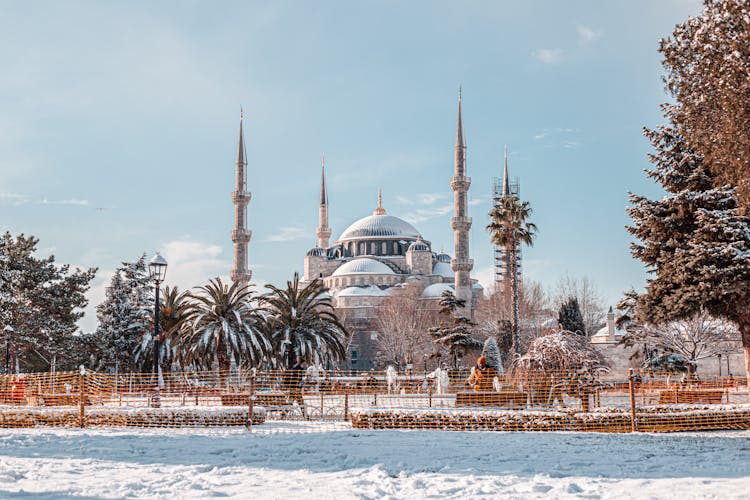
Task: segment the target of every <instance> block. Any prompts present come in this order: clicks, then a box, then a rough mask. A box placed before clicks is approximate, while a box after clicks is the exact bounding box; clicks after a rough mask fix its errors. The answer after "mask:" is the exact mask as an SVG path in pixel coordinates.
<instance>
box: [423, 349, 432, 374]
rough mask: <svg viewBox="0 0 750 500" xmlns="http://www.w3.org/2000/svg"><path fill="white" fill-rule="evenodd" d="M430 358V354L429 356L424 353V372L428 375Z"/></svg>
mask: <svg viewBox="0 0 750 500" xmlns="http://www.w3.org/2000/svg"><path fill="white" fill-rule="evenodd" d="M429 356H430V355H429V354H427V353H424V354H423V355H422V357H423V358H424V372H425V373H427V358H428V357H429Z"/></svg>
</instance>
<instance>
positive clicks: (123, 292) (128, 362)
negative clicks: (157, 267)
mask: <svg viewBox="0 0 750 500" xmlns="http://www.w3.org/2000/svg"><path fill="white" fill-rule="evenodd" d="M152 290H153V283H152V280H151V278H150V277H149V275H148V271H147V269H146V256H145V254H144V255H142V256H141V257H140V258H139V259H138V260H136V261H135V262H123V263H122V266H120V267H119V268H117V270H116V271H115V273H114V274H113V275H112V279H111V281H110V285H109V287H107V290H106V296H105V299H104V301H103V302H102V303H101V304H99V305H98V306H97V308H96V311H97V318H98V319H99V326H98V328H97V330H96V333H95V338H96V340H95V343H96V346H97V353H96V357H97V362H96V364H97V366H96V368H97V369H100V370H101V369H106V370H110V371H114V370H117V371H120V372H123V371H133V370H140V368H141V367H139V366H138V364H137V363H136V350H137V349H138V347H139V345H140V344H141V342H142V339H143V336H144V335H148V334H149V332H150V329H151V328H152V324H153V319H152V314H153V307H154V306H153V300H152V298H151V297H152V295H151V294H152V293H153V291H152Z"/></svg>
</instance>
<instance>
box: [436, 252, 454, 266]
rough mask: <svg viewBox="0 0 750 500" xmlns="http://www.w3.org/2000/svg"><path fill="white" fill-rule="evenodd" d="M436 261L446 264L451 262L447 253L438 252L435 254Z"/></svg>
mask: <svg viewBox="0 0 750 500" xmlns="http://www.w3.org/2000/svg"><path fill="white" fill-rule="evenodd" d="M437 260H438V262H445V263H446V264H450V263H451V256H450V255H448V254H447V253H443V252H440V253H439V254H438V256H437Z"/></svg>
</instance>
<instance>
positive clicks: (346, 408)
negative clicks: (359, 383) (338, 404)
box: [344, 391, 349, 420]
mask: <svg viewBox="0 0 750 500" xmlns="http://www.w3.org/2000/svg"><path fill="white" fill-rule="evenodd" d="M348 418H349V391H346V392H344V420H347V419H348Z"/></svg>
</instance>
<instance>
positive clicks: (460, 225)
mask: <svg viewBox="0 0 750 500" xmlns="http://www.w3.org/2000/svg"><path fill="white" fill-rule="evenodd" d="M451 227H452V228H453V230H454V231H468V230H469V229H471V217H451Z"/></svg>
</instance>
